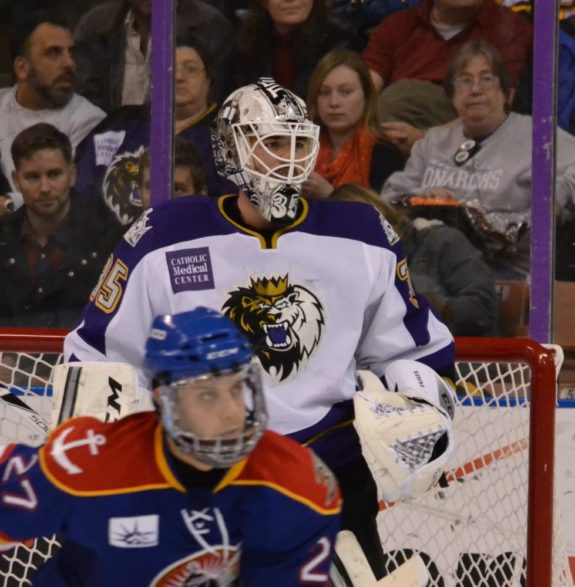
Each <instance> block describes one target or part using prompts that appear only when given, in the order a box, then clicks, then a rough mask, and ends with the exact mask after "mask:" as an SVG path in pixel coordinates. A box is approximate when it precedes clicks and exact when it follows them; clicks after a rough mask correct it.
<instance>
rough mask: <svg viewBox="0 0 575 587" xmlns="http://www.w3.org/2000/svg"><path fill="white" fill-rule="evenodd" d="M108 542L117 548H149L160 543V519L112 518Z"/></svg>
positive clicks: (139, 517)
mask: <svg viewBox="0 0 575 587" xmlns="http://www.w3.org/2000/svg"><path fill="white" fill-rule="evenodd" d="M108 540H109V543H110V545H111V546H116V547H117V548H149V547H151V546H157V545H158V542H159V517H158V515H156V514H153V515H149V516H133V517H129V518H110V520H109V522H108Z"/></svg>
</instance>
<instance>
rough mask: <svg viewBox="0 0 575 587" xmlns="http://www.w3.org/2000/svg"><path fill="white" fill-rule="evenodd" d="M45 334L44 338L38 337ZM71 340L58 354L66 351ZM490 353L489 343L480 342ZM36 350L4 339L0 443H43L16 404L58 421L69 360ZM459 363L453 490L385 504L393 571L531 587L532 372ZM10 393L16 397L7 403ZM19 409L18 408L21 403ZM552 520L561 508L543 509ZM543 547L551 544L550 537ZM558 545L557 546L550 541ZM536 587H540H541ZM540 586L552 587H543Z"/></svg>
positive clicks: (31, 551) (33, 559)
mask: <svg viewBox="0 0 575 587" xmlns="http://www.w3.org/2000/svg"><path fill="white" fill-rule="evenodd" d="M37 336H38V335H37ZM61 344H62V341H61V339H60V340H59V342H58V341H56V342H55V346H54V349H56V348H61ZM476 344H479V345H485V344H486V343H485V342H479V343H476ZM31 345H32V346H28V348H29V349H31V350H29V351H27V352H15V351H16V350H17V345H16V346H15V347H11V346H10V342H9V341H8V342H7V340H6V339H3V338H2V333H0V392H1V393H2V394H3V395H2V396H0V399H1V400H2V401H0V444H5V443H7V442H14V441H19V442H27V443H32V444H39V443H40V442H41V441H42V438H43V432H42V426H41V425H39V424H38V422H37V421H36V417H35V416H34V415H32V416H31V415H30V412H26V411H24V410H22V409H20V408H15V407H14V402H13V401H9V402H7V401H6V399H7V398H8V399H9V400H11V399H12V398H13V397H16V398H18V399H19V400H21V401H24V402H25V403H26V404H28V405H29V406H30V407H31V408H33V409H34V410H36V411H37V412H38V413H39V414H40V415H41V416H43V417H44V418H45V419H46V420H48V418H49V414H50V403H51V389H50V374H51V370H52V367H53V366H54V365H55V364H57V363H58V362H60V361H61V355H60V354H59V353H57V352H51V353H50V352H42V351H45V350H46V347H50V346H51V345H46V344H45V341H44V342H42V337H40V338H39V339H38V342H37V343H36V346H37V348H38V350H37V351H34V350H33V349H34V348H35V343H33V342H32V343H31ZM484 361H485V362H481V363H480V362H470V361H469V360H466V358H465V355H463V356H462V357H461V358H460V360H459V362H458V364H457V370H458V377H459V381H458V389H459V399H458V403H459V406H458V409H457V415H456V419H455V426H456V433H457V440H458V446H459V448H458V451H457V455H456V459H455V462H454V465H453V468H452V469H451V470H450V471H449V473H448V475H447V484H444V485H446V486H444V487H441V486H440V487H438V488H436V489H434V490H432V491H430V492H428V493H427V494H425V495H424V496H422V497H421V498H418V499H417V500H414V501H410V502H407V503H403V504H385V505H384V510H383V511H382V512H381V514H380V518H379V523H380V533H381V535H382V537H383V544H384V549H385V551H386V553H387V558H388V560H389V565H390V569H391V568H394V567H395V566H396V565H398V564H401V562H402V560H405V558H408V557H409V556H410V555H411V552H412V551H414V550H415V551H418V552H420V553H421V555H422V557H423V558H424V560H425V561H426V562H427V564H428V570H429V572H430V575H431V577H432V580H431V581H430V583H429V587H512V586H513V587H515V586H524V585H526V584H527V583H526V566H527V565H526V553H527V499H528V487H529V478H528V476H529V473H528V470H529V469H528V464H529V450H528V449H529V433H530V431H529V418H530V395H531V391H532V379H533V377H532V373H531V369H530V367H529V366H528V364H527V363H523V362H512V361H511V360H509V361H506V360H501V359H499V361H500V362H497V361H496V360H490V359H484ZM7 391H9V392H10V396H8V395H7ZM16 403H17V402H16ZM541 507H543V508H546V511H548V512H549V515H552V514H551V512H554V517H555V518H557V517H558V508H553V507H552V504H541ZM560 526H561V525H560V523H555V524H554V530H553V540H554V548H553V582H552V587H563V586H568V585H571V583H570V581H569V580H568V579H567V577H568V574H567V566H566V562H567V557H566V553H565V548H564V543H563V540H562V537H561V532H560ZM539 539H540V540H546V538H544V537H543V536H540V537H539ZM547 539H548V538H547ZM54 548H57V541H56V539H55V538H50V539H46V538H43V539H40V540H37V541H36V542H35V543H34V546H33V547H32V548H27V547H24V546H20V547H18V548H17V549H15V550H13V551H11V552H9V553H7V554H5V555H3V556H0V585H3V586H4V587H17V586H20V585H28V584H30V582H29V580H28V578H29V577H30V576H31V574H32V573H33V571H34V569H36V568H37V567H38V566H39V565H41V564H42V562H43V561H45V560H46V559H47V558H49V556H50V554H51V553H52V552H53V549H54ZM531 585H534V583H533V582H532V583H531ZM537 587H547V586H546V585H545V586H544V585H537Z"/></svg>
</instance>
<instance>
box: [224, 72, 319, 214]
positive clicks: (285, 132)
mask: <svg viewBox="0 0 575 587" xmlns="http://www.w3.org/2000/svg"><path fill="white" fill-rule="evenodd" d="M213 147H214V157H215V162H216V167H217V169H218V173H219V174H220V175H223V176H224V177H226V178H228V179H229V180H231V181H233V182H234V183H235V184H236V185H237V186H238V187H240V188H241V189H242V190H243V191H244V192H245V193H246V194H247V196H248V197H249V198H250V200H251V201H252V203H253V204H254V205H255V206H256V208H258V210H259V211H260V213H261V214H262V215H263V216H264V217H265V218H266V219H267V220H270V221H275V222H283V223H287V222H290V221H291V220H292V219H293V218H294V217H295V216H296V213H297V206H298V201H299V197H300V194H301V185H302V183H303V182H304V181H305V180H306V179H307V178H308V177H309V175H310V174H311V172H312V171H313V169H314V167H315V162H316V158H317V153H318V150H319V127H318V126H317V125H316V124H313V123H312V122H311V121H310V120H309V119H308V118H307V110H306V107H305V103H304V101H303V100H302V99H301V98H299V97H298V96H296V95H295V94H294V93H292V92H290V91H289V90H286V89H285V88H283V87H281V86H279V85H278V84H277V83H276V82H275V81H274V80H273V79H270V78H261V79H260V80H259V81H258V82H257V83H256V84H251V85H249V86H245V87H243V88H240V89H239V90H236V91H235V92H233V93H232V94H231V95H230V96H229V97H228V98H227V100H226V101H225V102H224V104H223V105H222V107H221V109H220V111H219V113H218V116H217V118H216V122H215V132H214V134H213Z"/></svg>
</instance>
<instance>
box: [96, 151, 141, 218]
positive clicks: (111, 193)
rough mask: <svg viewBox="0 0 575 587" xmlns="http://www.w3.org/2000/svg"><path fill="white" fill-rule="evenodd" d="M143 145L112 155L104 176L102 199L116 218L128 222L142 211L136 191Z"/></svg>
mask: <svg viewBox="0 0 575 587" xmlns="http://www.w3.org/2000/svg"><path fill="white" fill-rule="evenodd" d="M143 151H144V147H143V146H141V147H139V148H138V150H137V151H135V152H126V153H121V154H120V155H117V156H116V157H114V159H113V161H112V163H110V165H109V166H108V169H107V171H106V175H105V176H104V183H103V191H104V201H105V202H106V204H107V206H108V208H110V210H112V212H114V214H115V215H116V217H117V218H118V220H119V221H120V222H121V223H122V224H124V225H126V224H130V223H131V222H132V221H133V220H134V219H135V218H137V217H138V216H139V215H140V214H141V213H142V204H141V200H140V196H139V193H138V189H139V174H138V171H139V168H140V157H141V155H142V152H143Z"/></svg>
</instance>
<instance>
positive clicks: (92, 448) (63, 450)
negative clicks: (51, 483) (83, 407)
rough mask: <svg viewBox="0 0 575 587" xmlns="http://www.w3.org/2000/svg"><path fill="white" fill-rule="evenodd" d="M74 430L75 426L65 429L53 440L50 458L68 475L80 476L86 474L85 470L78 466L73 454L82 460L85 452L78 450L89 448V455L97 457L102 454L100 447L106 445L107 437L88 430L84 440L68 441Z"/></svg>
mask: <svg viewBox="0 0 575 587" xmlns="http://www.w3.org/2000/svg"><path fill="white" fill-rule="evenodd" d="M74 430H75V427H74V426H70V427H69V428H64V430H62V431H61V432H60V433H59V434H58V436H56V437H55V438H54V440H52V449H51V451H50V456H51V457H52V458H53V459H54V462H55V463H56V464H57V465H59V466H60V467H61V468H62V469H64V471H66V473H68V475H79V474H80V473H83V472H84V469H82V468H81V467H80V466H79V465H78V463H77V461H76V460H75V459H72V457H71V454H74V453H75V454H76V455H77V456H79V457H80V458H85V456H84V455H85V451H78V449H80V448H87V449H88V454H89V455H90V456H93V457H95V456H97V455H98V454H100V448H99V447H101V446H103V445H104V444H106V437H105V436H104V435H103V434H96V433H95V432H94V430H92V428H90V429H88V430H87V431H86V434H85V435H84V436H83V437H82V438H78V439H76V440H68V436H70V434H72V433H73V432H74ZM69 453H71V454H69ZM80 458H79V459H78V460H80Z"/></svg>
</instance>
